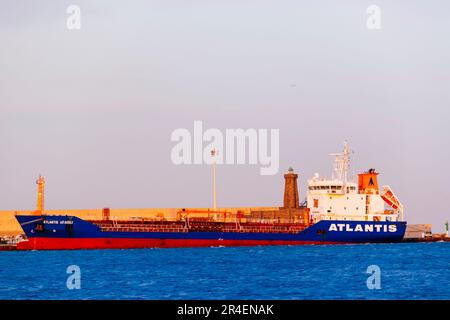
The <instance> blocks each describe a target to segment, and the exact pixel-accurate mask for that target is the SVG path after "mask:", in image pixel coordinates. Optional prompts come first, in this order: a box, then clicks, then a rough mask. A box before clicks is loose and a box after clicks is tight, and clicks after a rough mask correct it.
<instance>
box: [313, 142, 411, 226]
mask: <svg viewBox="0 0 450 320" xmlns="http://www.w3.org/2000/svg"><path fill="white" fill-rule="evenodd" d="M332 156H334V170H333V175H332V178H331V179H323V178H320V177H319V174H317V173H316V174H315V176H314V177H313V178H312V179H310V180H308V187H307V189H308V190H307V207H308V209H309V211H310V218H311V220H312V222H313V223H316V222H318V221H320V220H344V221H348V220H353V221H400V220H402V219H403V216H402V215H403V206H402V204H401V203H400V201H399V200H398V199H397V197H396V196H395V195H394V193H393V192H392V190H391V188H390V187H389V186H383V194H380V192H379V187H378V179H377V177H378V173H377V172H376V171H375V169H369V170H368V171H366V172H364V173H360V174H358V183H356V182H353V181H349V180H350V179H349V168H350V149H349V147H348V145H347V144H345V147H344V151H343V152H342V153H337V154H332ZM387 206H388V207H390V208H386V207H387Z"/></svg>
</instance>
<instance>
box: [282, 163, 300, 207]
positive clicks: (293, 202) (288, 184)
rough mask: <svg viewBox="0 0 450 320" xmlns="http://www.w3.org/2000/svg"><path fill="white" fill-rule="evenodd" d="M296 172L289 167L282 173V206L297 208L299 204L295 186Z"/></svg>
mask: <svg viewBox="0 0 450 320" xmlns="http://www.w3.org/2000/svg"><path fill="white" fill-rule="evenodd" d="M297 178H298V174H296V173H295V172H294V169H292V167H290V168H289V169H288V172H287V173H286V174H285V175H284V180H285V181H284V203H283V206H284V208H298V207H299V206H300V203H299V198H298V187H297Z"/></svg>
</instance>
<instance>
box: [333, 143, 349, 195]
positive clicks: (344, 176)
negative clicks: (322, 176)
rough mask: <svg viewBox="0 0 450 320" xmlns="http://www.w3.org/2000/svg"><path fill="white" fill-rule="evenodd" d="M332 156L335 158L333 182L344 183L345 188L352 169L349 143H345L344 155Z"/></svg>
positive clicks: (334, 154) (335, 154)
mask: <svg viewBox="0 0 450 320" xmlns="http://www.w3.org/2000/svg"><path fill="white" fill-rule="evenodd" d="M330 155H331V156H333V157H334V164H333V174H332V178H333V180H339V181H342V182H343V184H344V188H345V186H346V185H347V182H348V171H349V169H350V148H349V147H348V143H347V141H345V142H344V151H343V152H342V153H332V154H330Z"/></svg>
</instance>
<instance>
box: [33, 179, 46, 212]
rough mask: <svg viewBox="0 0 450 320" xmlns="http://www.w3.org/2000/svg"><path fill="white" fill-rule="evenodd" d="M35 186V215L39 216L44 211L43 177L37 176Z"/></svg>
mask: <svg viewBox="0 0 450 320" xmlns="http://www.w3.org/2000/svg"><path fill="white" fill-rule="evenodd" d="M36 184H37V185H38V193H37V205H36V211H35V214H37V215H41V214H42V212H43V211H44V187H45V179H44V177H43V176H41V175H39V177H38V179H37V180H36Z"/></svg>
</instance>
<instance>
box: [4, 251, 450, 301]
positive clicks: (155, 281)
mask: <svg viewBox="0 0 450 320" xmlns="http://www.w3.org/2000/svg"><path fill="white" fill-rule="evenodd" d="M71 266H72V267H71ZM73 266H76V267H73ZM369 266H372V267H369ZM373 266H375V267H373ZM68 268H69V272H70V271H71V270H74V268H75V269H76V271H75V274H71V273H68ZM77 268H79V269H77ZM368 268H369V271H371V272H370V273H367V271H368ZM373 270H377V271H373ZM373 272H375V273H373ZM70 277H71V278H70ZM374 277H377V278H374ZM368 278H369V280H368ZM68 279H69V281H68ZM374 279H377V280H374ZM368 281H369V287H371V288H372V289H369V287H368ZM68 282H69V283H68ZM374 285H375V287H374ZM69 287H70V288H72V289H69ZM77 287H79V289H77ZM0 299H450V243H448V242H447V243H401V244H361V245H321V246H318V245H316V246H312V245H311V246H309V245H308V246H277V247H240V248H223V247H218V248H192V249H135V250H79V251H25V252H19V251H13V252H0Z"/></svg>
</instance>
